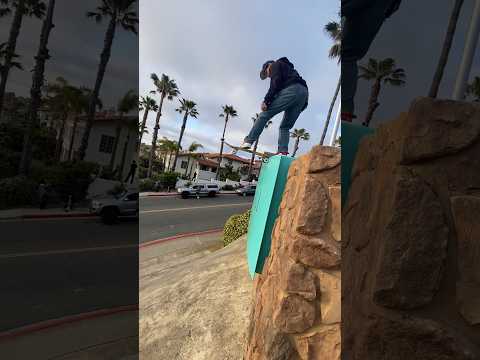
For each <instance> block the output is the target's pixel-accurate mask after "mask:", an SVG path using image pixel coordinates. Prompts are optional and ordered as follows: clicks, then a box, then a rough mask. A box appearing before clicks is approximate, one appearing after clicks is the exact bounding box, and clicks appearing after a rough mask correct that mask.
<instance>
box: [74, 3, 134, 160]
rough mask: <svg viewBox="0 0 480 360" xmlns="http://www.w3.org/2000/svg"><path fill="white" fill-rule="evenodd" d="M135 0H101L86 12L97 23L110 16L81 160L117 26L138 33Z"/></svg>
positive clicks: (84, 136) (89, 108)
mask: <svg viewBox="0 0 480 360" xmlns="http://www.w3.org/2000/svg"><path fill="white" fill-rule="evenodd" d="M136 2H137V1H136V0H102V4H101V5H100V6H98V7H97V11H89V12H87V17H88V18H93V19H95V21H96V22H97V23H101V22H102V20H103V19H104V18H106V17H107V18H110V21H109V24H108V27H107V31H106V32H105V38H104V42H103V44H104V45H103V50H102V54H101V55H100V63H99V65H98V69H97V77H96V79H95V86H94V87H93V91H92V97H91V99H90V103H89V107H88V112H87V124H86V127H85V131H84V133H83V137H82V143H81V145H80V149H79V151H78V152H79V157H80V159H81V160H83V159H84V158H85V154H86V151H87V147H88V139H89V137H90V131H91V130H92V126H93V120H94V118H95V109H96V106H97V99H98V97H99V96H100V88H101V87H102V82H103V77H104V75H105V70H106V69H107V65H108V61H109V60H110V53H111V49H112V44H113V38H114V36H115V31H116V28H117V26H121V27H122V28H123V29H124V30H126V31H128V32H131V33H134V34H135V35H136V34H138V32H137V24H138V17H137V13H136V11H135V9H134V8H135V5H136Z"/></svg>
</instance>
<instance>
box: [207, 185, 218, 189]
mask: <svg viewBox="0 0 480 360" xmlns="http://www.w3.org/2000/svg"><path fill="white" fill-rule="evenodd" d="M207 187H208V188H209V189H217V188H218V185H207Z"/></svg>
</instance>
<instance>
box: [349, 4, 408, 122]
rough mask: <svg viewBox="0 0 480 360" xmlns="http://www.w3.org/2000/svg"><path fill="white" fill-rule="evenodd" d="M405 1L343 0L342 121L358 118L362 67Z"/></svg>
mask: <svg viewBox="0 0 480 360" xmlns="http://www.w3.org/2000/svg"><path fill="white" fill-rule="evenodd" d="M401 1H402V0H342V14H341V15H342V18H345V19H344V22H343V28H342V54H341V59H342V112H341V119H342V121H348V122H352V120H353V119H354V118H355V115H354V111H355V104H354V99H355V93H356V91H357V81H358V65H357V62H358V61H359V60H361V59H362V58H363V57H364V56H365V55H366V54H367V52H368V49H369V48H370V45H371V44H372V42H373V40H374V39H375V37H376V36H377V33H378V32H379V30H380V28H381V27H382V24H383V23H384V21H385V19H388V18H389V17H390V16H391V15H392V14H393V13H394V12H395V11H397V10H398V8H399V7H400V3H401Z"/></svg>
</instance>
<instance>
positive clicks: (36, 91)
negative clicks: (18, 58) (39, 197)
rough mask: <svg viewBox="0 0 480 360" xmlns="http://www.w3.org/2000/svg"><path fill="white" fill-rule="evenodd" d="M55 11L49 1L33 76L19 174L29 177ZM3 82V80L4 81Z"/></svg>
mask: <svg viewBox="0 0 480 360" xmlns="http://www.w3.org/2000/svg"><path fill="white" fill-rule="evenodd" d="M54 9H55V0H49V1H48V9H47V15H46V17H45V20H44V21H43V24H42V31H41V33H40V44H39V46H38V51H37V55H36V56H35V67H34V69H33V75H32V87H31V88H30V103H29V105H28V113H27V114H28V115H27V116H28V117H27V121H28V123H27V129H26V131H25V136H24V140H23V150H22V157H21V159H20V168H19V172H20V174H21V175H27V174H28V172H29V170H30V164H31V162H32V137H33V133H34V131H35V128H36V127H37V126H38V109H39V108H40V102H41V100H42V87H43V78H44V73H45V62H46V61H47V60H48V59H49V58H50V55H49V54H48V48H47V46H48V39H49V37H50V31H51V30H52V28H53V11H54ZM5 66H7V64H5ZM2 80H3V79H2Z"/></svg>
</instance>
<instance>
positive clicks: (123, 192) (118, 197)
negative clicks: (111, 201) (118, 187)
mask: <svg viewBox="0 0 480 360" xmlns="http://www.w3.org/2000/svg"><path fill="white" fill-rule="evenodd" d="M126 194H127V192H126V191H122V192H121V193H118V194H116V195H113V196H114V197H115V199H117V200H118V199H121V198H122V197H124V196H125V195H126Z"/></svg>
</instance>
